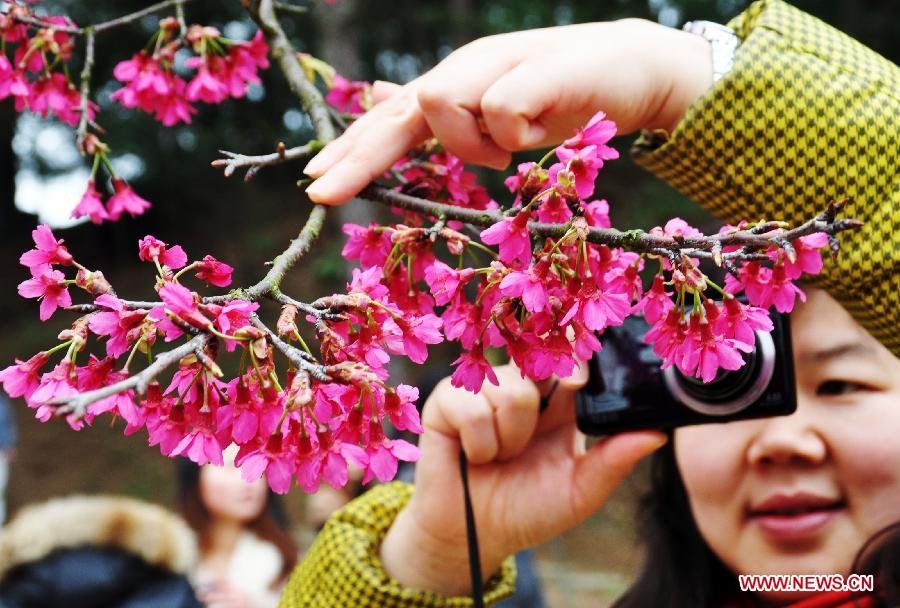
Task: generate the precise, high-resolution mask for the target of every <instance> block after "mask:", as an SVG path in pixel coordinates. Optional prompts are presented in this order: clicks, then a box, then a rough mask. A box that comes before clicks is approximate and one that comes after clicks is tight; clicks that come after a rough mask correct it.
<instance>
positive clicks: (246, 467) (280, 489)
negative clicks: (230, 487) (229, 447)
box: [234, 433, 296, 494]
mask: <svg viewBox="0 0 900 608" xmlns="http://www.w3.org/2000/svg"><path fill="white" fill-rule="evenodd" d="M234 464H235V466H236V467H239V468H240V469H241V478H242V479H243V480H244V481H246V482H247V483H253V482H254V481H256V480H257V479H259V478H260V477H262V475H263V473H265V475H266V481H268V483H269V487H270V488H272V491H273V492H276V493H278V494H287V492H288V490H290V489H291V482H292V481H293V480H294V472H295V471H296V464H295V461H294V455H293V454H292V453H291V452H290V451H289V450H287V449H286V448H285V446H284V445H283V441H282V437H281V433H276V434H274V435H272V436H270V437H269V438H268V440H266V442H265V443H261V442H260V443H255V444H250V443H248V444H245V445H244V446H243V447H241V449H240V451H238V454H237V456H236V457H235V459H234Z"/></svg>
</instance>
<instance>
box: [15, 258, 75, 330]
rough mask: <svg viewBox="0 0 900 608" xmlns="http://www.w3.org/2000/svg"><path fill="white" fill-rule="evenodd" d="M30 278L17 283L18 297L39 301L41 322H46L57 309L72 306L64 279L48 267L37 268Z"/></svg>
mask: <svg viewBox="0 0 900 608" xmlns="http://www.w3.org/2000/svg"><path fill="white" fill-rule="evenodd" d="M31 275H32V278H30V279H28V280H27V281H22V282H21V283H19V295H20V296H22V297H23V298H37V299H39V300H40V301H41V313H40V317H41V321H46V320H47V319H49V318H50V317H51V316H53V313H54V312H56V309H57V307H60V306H61V307H63V308H66V307H68V306H71V305H72V296H70V295H69V289H68V285H66V277H65V275H64V274H63V273H61V272H60V271H58V270H51V268H50V266H38V267H36V268H33V269H32V270H31Z"/></svg>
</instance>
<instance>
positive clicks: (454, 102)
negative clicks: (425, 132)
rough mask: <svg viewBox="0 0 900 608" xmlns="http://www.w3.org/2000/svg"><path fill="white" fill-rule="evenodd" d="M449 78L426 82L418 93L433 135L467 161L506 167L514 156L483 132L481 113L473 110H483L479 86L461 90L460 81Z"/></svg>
mask: <svg viewBox="0 0 900 608" xmlns="http://www.w3.org/2000/svg"><path fill="white" fill-rule="evenodd" d="M444 71H446V70H443V71H442V72H444ZM437 78H440V80H437ZM446 78H447V77H446V76H444V75H435V77H433V78H431V79H429V81H427V82H424V83H423V85H422V87H421V88H420V89H419V92H418V96H417V98H418V102H419V107H421V108H422V113H423V115H424V116H425V120H426V121H427V122H428V126H429V128H430V129H431V132H432V133H434V136H435V137H437V139H438V141H439V142H441V145H442V146H444V148H446V149H447V150H448V151H450V152H451V153H453V154H455V155H457V156H459V157H460V158H461V159H462V160H463V162H467V163H474V164H478V165H485V166H488V167H492V168H495V169H502V168H504V167H506V166H507V165H508V164H509V161H510V158H511V155H510V153H509V152H507V151H506V150H504V149H502V148H501V147H500V146H498V145H497V144H496V143H494V141H493V140H492V139H491V138H490V136H488V135H485V134H484V133H482V132H481V126H480V124H479V122H478V115H477V112H476V111H473V109H472V108H476V109H477V108H478V107H479V105H478V99H479V94H480V91H478V88H479V87H478V86H470V88H469V90H462V91H460V90H459V89H458V85H457V83H458V82H459V81H458V80H447V79H446ZM477 84H480V83H476V85H477Z"/></svg>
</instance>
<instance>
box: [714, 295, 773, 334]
mask: <svg viewBox="0 0 900 608" xmlns="http://www.w3.org/2000/svg"><path fill="white" fill-rule="evenodd" d="M773 327H774V325H773V324H772V319H771V318H770V317H769V312H768V311H767V310H765V309H763V308H757V307H756V306H750V305H746V304H741V303H740V302H738V301H737V300H736V299H735V298H725V306H724V314H721V315H719V317H718V319H716V332H717V333H720V334H722V335H723V336H725V337H726V338H734V339H735V340H738V341H739V342H743V343H744V344H750V345H753V344H755V342H756V336H755V335H754V332H755V331H756V330H762V331H767V332H768V331H772V328H773Z"/></svg>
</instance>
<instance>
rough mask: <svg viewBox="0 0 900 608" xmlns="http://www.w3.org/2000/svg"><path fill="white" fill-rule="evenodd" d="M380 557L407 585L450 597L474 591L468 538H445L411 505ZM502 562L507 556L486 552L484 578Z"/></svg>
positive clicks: (393, 575)
mask: <svg viewBox="0 0 900 608" xmlns="http://www.w3.org/2000/svg"><path fill="white" fill-rule="evenodd" d="M413 500H414V499H413ZM380 557H381V563H382V567H383V568H384V571H385V573H386V574H387V575H388V576H389V577H391V578H393V579H395V580H396V581H398V582H399V583H400V584H401V585H403V586H404V587H408V588H412V589H419V590H422V591H431V592H434V593H438V594H440V595H443V596H446V597H457V596H465V595H468V594H470V593H471V591H472V587H471V581H470V573H469V555H468V547H467V545H466V540H465V538H464V537H463V538H459V539H448V538H445V537H441V536H440V535H438V534H436V533H435V531H434V530H431V529H429V528H428V527H427V526H423V525H421V523H420V522H419V521H418V519H417V518H416V516H415V514H414V511H413V509H411V508H410V505H408V506H407V507H406V508H404V509H403V510H402V511H401V512H400V513H399V515H398V516H397V518H396V519H395V520H394V523H393V524H392V525H391V528H390V530H388V533H387V535H386V536H385V538H384V541H383V542H382V544H381V548H380ZM502 562H503V557H499V558H497V557H492V556H490V555H485V554H484V551H482V568H483V572H482V577H483V579H484V580H487V579H488V578H489V577H490V576H491V575H492V574H493V573H494V572H495V571H497V570H498V569H499V568H500V566H501V564H502Z"/></svg>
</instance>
